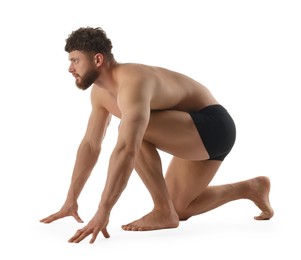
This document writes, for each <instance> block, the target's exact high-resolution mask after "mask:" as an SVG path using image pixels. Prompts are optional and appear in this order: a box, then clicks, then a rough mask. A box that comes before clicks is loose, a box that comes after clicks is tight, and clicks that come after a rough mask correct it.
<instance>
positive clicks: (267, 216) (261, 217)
mask: <svg viewBox="0 0 301 260" xmlns="http://www.w3.org/2000/svg"><path fill="white" fill-rule="evenodd" d="M270 218H271V214H269V213H268V212H262V213H261V214H260V215H259V216H256V217H254V219H256V220H269V219H270Z"/></svg>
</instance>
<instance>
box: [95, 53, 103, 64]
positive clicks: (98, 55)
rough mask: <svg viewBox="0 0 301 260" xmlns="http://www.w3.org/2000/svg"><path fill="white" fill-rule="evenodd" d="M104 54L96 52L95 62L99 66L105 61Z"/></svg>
mask: <svg viewBox="0 0 301 260" xmlns="http://www.w3.org/2000/svg"><path fill="white" fill-rule="evenodd" d="M103 60H104V58H103V55H102V54H101V53H96V54H95V56H94V62H95V65H96V66H97V67H100V66H101V65H102V63H103Z"/></svg>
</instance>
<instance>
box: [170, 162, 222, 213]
mask: <svg viewBox="0 0 301 260" xmlns="http://www.w3.org/2000/svg"><path fill="white" fill-rule="evenodd" d="M221 163H222V161H217V160H206V161H189V160H183V159H180V158H176V157H174V158H173V159H172V160H171V163H170V165H169V167H168V169H167V172H166V176H165V181H166V185H167V188H168V192H169V194H170V196H171V199H172V201H173V203H174V205H175V207H176V209H177V210H178V211H181V210H183V209H186V208H187V207H188V206H189V204H190V203H191V202H192V201H194V200H195V199H196V198H197V197H199V196H200V195H201V194H202V193H203V191H204V190H205V189H206V188H207V187H208V185H209V183H210V182H211V180H212V179H213V177H214V176H215V174H216V172H217V170H218V169H219V167H220V165H221Z"/></svg>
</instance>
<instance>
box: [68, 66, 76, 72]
mask: <svg viewBox="0 0 301 260" xmlns="http://www.w3.org/2000/svg"><path fill="white" fill-rule="evenodd" d="M68 71H69V72H70V73H74V72H75V69H74V67H73V66H72V64H70V66H69V68H68Z"/></svg>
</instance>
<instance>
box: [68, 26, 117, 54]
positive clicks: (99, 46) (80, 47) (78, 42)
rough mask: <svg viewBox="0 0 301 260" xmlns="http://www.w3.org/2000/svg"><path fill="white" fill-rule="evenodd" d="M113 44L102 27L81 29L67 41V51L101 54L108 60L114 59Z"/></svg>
mask: <svg viewBox="0 0 301 260" xmlns="http://www.w3.org/2000/svg"><path fill="white" fill-rule="evenodd" d="M112 47H113V46H112V42H111V40H110V39H109V38H108V37H107V34H106V32H105V31H104V30H103V29H101V28H100V27H97V28H91V27H81V28H79V29H77V30H76V31H73V32H72V33H71V34H70V35H69V37H68V38H67V39H66V45H65V51H66V52H68V53H70V52H71V51H75V50H77V51H84V52H88V53H93V54H96V53H101V54H102V55H104V56H105V57H107V58H108V59H112V58H113V54H112V52H111V50H112Z"/></svg>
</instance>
